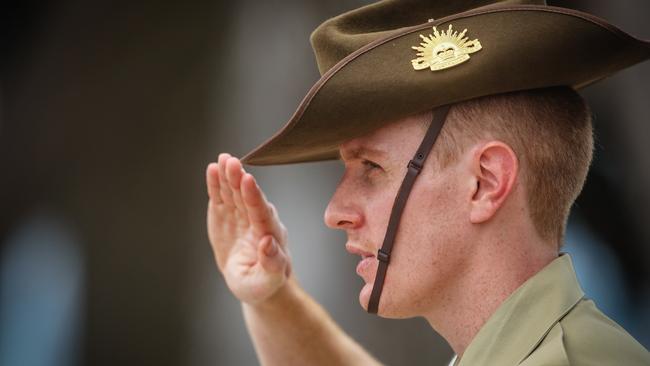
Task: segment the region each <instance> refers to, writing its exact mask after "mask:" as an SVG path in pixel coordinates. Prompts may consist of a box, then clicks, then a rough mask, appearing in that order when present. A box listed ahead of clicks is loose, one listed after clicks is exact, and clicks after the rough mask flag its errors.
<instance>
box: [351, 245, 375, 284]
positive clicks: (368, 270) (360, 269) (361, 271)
mask: <svg viewBox="0 0 650 366" xmlns="http://www.w3.org/2000/svg"><path fill="white" fill-rule="evenodd" d="M345 249H346V250H347V251H348V252H349V253H350V254H355V255H359V256H361V260H360V261H359V264H357V274H358V275H359V276H361V277H362V278H363V279H364V280H366V281H371V280H372V276H373V272H372V267H374V266H375V264H376V263H377V260H376V259H375V255H374V254H372V253H371V252H369V251H366V250H364V249H361V248H359V247H357V246H354V245H351V244H346V245H345Z"/></svg>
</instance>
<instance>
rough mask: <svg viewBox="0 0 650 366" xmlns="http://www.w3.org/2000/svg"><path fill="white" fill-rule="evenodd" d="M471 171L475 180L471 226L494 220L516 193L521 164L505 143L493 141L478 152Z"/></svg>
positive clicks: (476, 150) (480, 147) (477, 150)
mask: <svg viewBox="0 0 650 366" xmlns="http://www.w3.org/2000/svg"><path fill="white" fill-rule="evenodd" d="M474 151H475V153H474V154H473V156H472V158H471V159H472V161H471V170H472V174H473V175H474V179H475V187H474V192H473V195H472V199H471V210H470V222H472V223H473V224H478V223H482V222H485V221H488V220H490V219H491V218H492V217H494V215H495V214H496V213H497V211H498V210H499V208H501V206H503V203H504V202H505V201H506V198H508V196H509V195H510V193H511V192H512V191H513V187H514V185H515V181H516V179H517V174H518V173H519V162H518V160H517V156H516V155H515V152H514V151H513V150H512V149H511V148H510V146H508V145H507V144H505V143H503V142H501V141H490V142H488V143H485V144H483V145H481V146H479V147H478V148H477V149H475V150H474Z"/></svg>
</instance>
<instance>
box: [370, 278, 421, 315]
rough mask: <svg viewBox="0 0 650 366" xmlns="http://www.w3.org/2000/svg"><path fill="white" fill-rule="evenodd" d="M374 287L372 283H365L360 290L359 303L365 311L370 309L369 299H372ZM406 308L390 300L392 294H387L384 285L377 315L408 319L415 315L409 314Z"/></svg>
mask: <svg viewBox="0 0 650 366" xmlns="http://www.w3.org/2000/svg"><path fill="white" fill-rule="evenodd" d="M372 287H373V284H372V283H366V284H365V285H363V288H361V291H360V292H359V304H360V305H361V307H362V308H363V310H365V311H368V301H369V300H370V294H371V293H372ZM404 310H406V309H400V306H399V305H398V304H395V303H394V302H393V301H391V300H390V296H388V295H387V294H386V287H384V289H383V292H382V294H381V298H380V300H379V311H378V313H377V315H378V316H380V317H382V318H388V319H407V318H412V317H414V316H415V315H414V314H409V313H407V312H405V311H404Z"/></svg>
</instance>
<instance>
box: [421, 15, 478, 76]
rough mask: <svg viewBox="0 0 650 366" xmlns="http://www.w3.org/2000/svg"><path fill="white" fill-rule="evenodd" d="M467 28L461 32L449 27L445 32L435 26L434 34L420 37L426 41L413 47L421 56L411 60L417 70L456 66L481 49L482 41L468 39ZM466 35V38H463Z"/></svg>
mask: <svg viewBox="0 0 650 366" xmlns="http://www.w3.org/2000/svg"><path fill="white" fill-rule="evenodd" d="M465 32H467V29H465V30H463V31H462V32H461V33H460V34H458V32H457V31H453V32H452V29H451V24H449V29H447V31H446V32H445V31H444V30H443V31H440V32H438V30H437V29H436V27H433V35H431V34H430V35H429V36H428V37H427V36H423V35H421V34H420V38H422V40H423V41H424V42H422V43H420V47H418V46H413V47H412V48H413V49H414V50H416V51H418V53H417V55H418V56H419V57H418V58H416V59H413V60H411V63H412V64H413V68H414V69H416V70H424V69H426V68H430V69H431V71H436V70H443V69H447V68H450V67H454V66H456V65H458V64H461V63H463V62H465V61H467V60H469V54H470V53H474V52H477V51H480V50H481V48H482V47H481V42H479V41H478V39H475V40H473V41H468V38H467V37H465ZM463 37H465V38H463Z"/></svg>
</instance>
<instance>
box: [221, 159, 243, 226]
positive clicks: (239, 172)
mask: <svg viewBox="0 0 650 366" xmlns="http://www.w3.org/2000/svg"><path fill="white" fill-rule="evenodd" d="M243 175H244V169H243V168H242V166H241V163H240V162H239V159H237V158H233V157H231V158H229V159H228V160H227V162H226V177H227V178H228V184H229V188H230V190H231V192H232V199H233V202H234V204H235V208H237V212H238V213H239V217H240V218H241V219H243V220H244V221H245V222H246V223H248V214H247V212H246V205H244V202H243V201H242V197H241V190H240V186H241V178H242V176H243Z"/></svg>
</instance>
